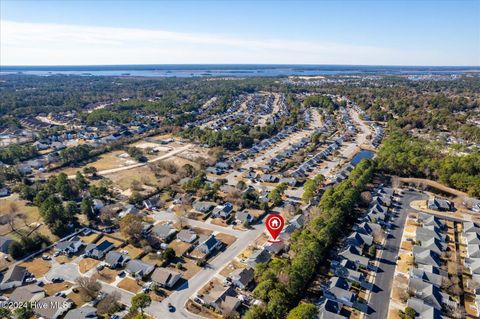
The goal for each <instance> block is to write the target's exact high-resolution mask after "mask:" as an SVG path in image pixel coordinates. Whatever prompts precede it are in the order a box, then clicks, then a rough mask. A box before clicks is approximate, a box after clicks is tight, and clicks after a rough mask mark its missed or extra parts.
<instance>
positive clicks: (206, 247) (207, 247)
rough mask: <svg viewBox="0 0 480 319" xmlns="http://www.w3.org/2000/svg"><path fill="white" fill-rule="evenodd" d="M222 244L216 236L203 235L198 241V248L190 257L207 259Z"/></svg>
mask: <svg viewBox="0 0 480 319" xmlns="http://www.w3.org/2000/svg"><path fill="white" fill-rule="evenodd" d="M221 244H222V242H221V241H219V240H218V239H217V238H216V237H215V236H214V235H210V236H203V235H201V236H200V238H199V240H198V246H197V247H195V249H193V251H192V252H191V253H190V256H192V257H194V258H199V259H202V258H205V257H207V256H208V255H210V254H211V253H212V252H213V251H214V250H215V249H217V248H218V247H220V245H221Z"/></svg>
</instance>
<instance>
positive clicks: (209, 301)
mask: <svg viewBox="0 0 480 319" xmlns="http://www.w3.org/2000/svg"><path fill="white" fill-rule="evenodd" d="M198 297H199V299H200V301H202V302H203V303H204V304H205V305H208V306H211V307H213V308H215V310H216V311H218V312H221V313H224V314H229V313H231V312H232V311H234V310H235V309H237V308H238V306H240V303H241V302H240V300H239V299H238V298H236V293H235V291H234V290H233V289H232V288H231V287H228V286H227V287H224V286H223V285H218V284H216V285H214V286H213V287H210V288H209V290H208V292H206V293H205V294H204V295H202V296H198Z"/></svg>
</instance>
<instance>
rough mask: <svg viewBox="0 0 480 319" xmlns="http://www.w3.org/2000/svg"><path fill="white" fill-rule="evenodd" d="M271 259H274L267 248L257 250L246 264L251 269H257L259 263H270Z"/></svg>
mask: <svg viewBox="0 0 480 319" xmlns="http://www.w3.org/2000/svg"><path fill="white" fill-rule="evenodd" d="M270 259H272V256H271V255H270V253H269V252H268V251H267V250H266V249H265V248H261V249H258V250H255V251H254V252H253V253H252V254H251V255H250V257H248V258H247V260H246V263H247V265H249V266H250V267H255V266H256V265H257V264H259V263H266V262H269V261H270Z"/></svg>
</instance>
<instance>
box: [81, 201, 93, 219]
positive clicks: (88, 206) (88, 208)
mask: <svg viewBox="0 0 480 319" xmlns="http://www.w3.org/2000/svg"><path fill="white" fill-rule="evenodd" d="M92 207H93V202H92V199H91V198H90V197H84V198H82V202H81V203H80V212H81V213H82V214H84V215H87V217H88V219H92V218H93V217H94V216H95V214H94V213H93V208H92Z"/></svg>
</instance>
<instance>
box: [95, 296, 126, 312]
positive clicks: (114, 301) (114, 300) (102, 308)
mask: <svg viewBox="0 0 480 319" xmlns="http://www.w3.org/2000/svg"><path fill="white" fill-rule="evenodd" d="M119 300H120V293H119V292H118V291H113V292H112V293H109V294H107V295H106V296H105V297H104V298H103V299H102V300H101V301H100V302H99V303H98V305H97V311H98V313H99V314H110V313H113V312H115V311H116V310H117V309H118V308H119V304H118V301H119Z"/></svg>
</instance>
